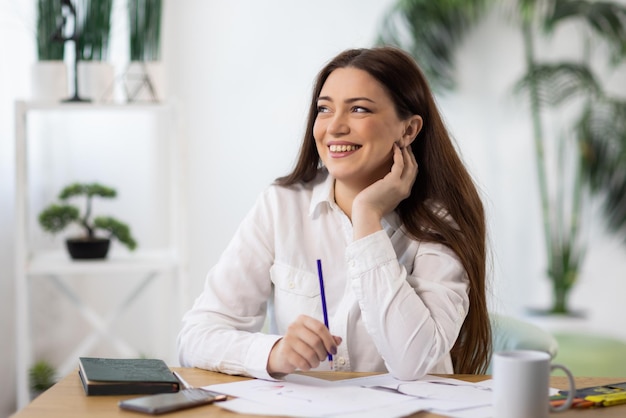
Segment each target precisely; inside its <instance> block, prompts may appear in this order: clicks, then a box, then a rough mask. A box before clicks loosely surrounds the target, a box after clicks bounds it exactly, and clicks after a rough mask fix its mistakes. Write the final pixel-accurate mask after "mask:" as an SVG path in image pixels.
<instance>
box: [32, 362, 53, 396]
mask: <svg viewBox="0 0 626 418" xmlns="http://www.w3.org/2000/svg"><path fill="white" fill-rule="evenodd" d="M28 380H29V385H30V394H31V395H30V397H31V399H34V398H36V397H37V396H39V395H40V394H42V393H43V392H45V391H46V390H48V389H49V388H51V387H52V386H53V385H54V384H55V383H56V380H57V371H56V369H55V368H54V366H52V364H50V363H49V362H47V361H46V360H38V361H36V362H35V363H34V364H33V365H32V366H31V367H30V368H29V369H28Z"/></svg>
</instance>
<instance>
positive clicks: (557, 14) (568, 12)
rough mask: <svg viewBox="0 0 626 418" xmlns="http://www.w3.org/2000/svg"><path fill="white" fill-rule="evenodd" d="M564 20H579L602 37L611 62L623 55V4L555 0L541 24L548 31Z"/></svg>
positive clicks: (625, 44)
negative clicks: (610, 55) (608, 49)
mask: <svg viewBox="0 0 626 418" xmlns="http://www.w3.org/2000/svg"><path fill="white" fill-rule="evenodd" d="M565 20H579V21H581V22H583V23H585V24H586V25H588V26H589V28H591V30H592V31H593V32H594V33H595V35H596V36H597V37H599V38H600V39H604V40H605V41H606V43H607V45H608V46H609V48H610V49H611V52H612V60H613V62H614V63H615V62H618V61H619V60H620V59H622V58H624V57H625V56H626V42H625V40H626V6H623V5H621V4H618V3H613V2H606V1H586V0H556V1H554V4H553V8H552V10H551V13H549V14H548V15H547V16H546V17H545V20H544V22H543V23H544V27H545V28H546V29H547V30H548V31H552V30H554V28H555V27H556V26H557V25H558V24H559V23H561V22H562V21H565Z"/></svg>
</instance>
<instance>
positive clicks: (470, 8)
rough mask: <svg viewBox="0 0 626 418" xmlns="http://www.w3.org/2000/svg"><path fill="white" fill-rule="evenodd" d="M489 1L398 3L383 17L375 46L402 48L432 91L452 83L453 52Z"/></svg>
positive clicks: (409, 0)
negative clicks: (410, 56)
mask: <svg viewBox="0 0 626 418" xmlns="http://www.w3.org/2000/svg"><path fill="white" fill-rule="evenodd" d="M492 2H493V0H437V1H432V0H401V1H399V2H398V3H396V5H395V6H394V7H393V8H392V9H391V10H390V12H389V13H388V14H387V15H386V16H385V17H384V19H383V23H382V29H381V33H380V36H379V38H378V41H377V43H378V44H384V45H394V46H397V47H400V48H403V49H405V50H406V51H408V52H409V53H411V55H413V56H414V57H415V58H416V59H417V61H418V62H419V63H420V66H421V68H422V70H423V71H424V74H425V75H426V77H427V78H428V80H429V81H430V83H431V84H432V86H433V88H434V89H436V90H442V89H443V90H449V89H452V88H453V87H454V86H455V82H454V53H455V51H456V48H457V47H458V45H459V44H460V43H461V41H462V40H463V38H464V36H465V35H466V34H467V32H468V31H469V30H470V29H471V28H472V27H473V26H474V25H475V24H476V23H477V22H478V20H479V19H480V18H481V17H482V16H483V15H484V14H485V12H486V11H487V9H488V8H487V6H488V5H489V4H490V3H492Z"/></svg>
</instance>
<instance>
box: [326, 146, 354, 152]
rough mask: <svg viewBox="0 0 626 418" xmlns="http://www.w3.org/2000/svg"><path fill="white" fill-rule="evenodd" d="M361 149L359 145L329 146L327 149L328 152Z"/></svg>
mask: <svg viewBox="0 0 626 418" xmlns="http://www.w3.org/2000/svg"><path fill="white" fill-rule="evenodd" d="M359 148H361V145H330V146H329V147H328V149H329V150H330V152H350V151H356V150H358V149H359Z"/></svg>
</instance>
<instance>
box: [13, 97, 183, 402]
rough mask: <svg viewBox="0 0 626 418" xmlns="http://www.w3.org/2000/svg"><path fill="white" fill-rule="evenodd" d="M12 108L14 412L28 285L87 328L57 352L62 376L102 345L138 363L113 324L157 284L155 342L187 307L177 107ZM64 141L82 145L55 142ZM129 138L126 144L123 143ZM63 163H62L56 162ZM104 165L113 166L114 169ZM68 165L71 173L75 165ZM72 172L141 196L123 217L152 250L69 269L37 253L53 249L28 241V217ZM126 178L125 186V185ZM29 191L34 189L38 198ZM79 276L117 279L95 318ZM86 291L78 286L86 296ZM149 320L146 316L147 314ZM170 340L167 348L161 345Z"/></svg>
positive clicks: (23, 373)
mask: <svg viewBox="0 0 626 418" xmlns="http://www.w3.org/2000/svg"><path fill="white" fill-rule="evenodd" d="M15 109H16V112H15V162H16V172H15V203H16V205H15V213H16V219H15V229H16V232H15V257H16V262H15V295H16V299H15V307H16V313H15V321H16V350H15V351H16V388H17V405H18V408H21V407H23V406H25V405H26V404H27V403H28V402H29V401H30V396H29V390H28V387H29V384H28V383H29V382H28V369H29V367H30V365H31V364H32V362H33V360H34V359H33V354H34V350H33V348H34V347H33V345H34V343H33V341H34V338H33V332H32V326H33V323H32V321H31V319H32V318H31V311H32V310H33V306H32V300H31V299H32V294H31V293H32V292H33V290H34V288H35V286H41V285H45V286H48V287H49V288H51V289H55V290H57V291H58V292H57V293H55V295H58V297H59V298H60V300H63V301H64V303H69V307H71V308H74V309H75V312H76V313H77V314H79V315H80V316H79V317H80V318H82V320H84V321H86V323H87V324H88V325H89V326H90V327H91V333H89V334H88V335H87V336H86V337H85V338H84V339H83V340H82V341H81V342H80V343H78V344H74V343H73V342H71V343H69V344H68V346H69V345H72V346H73V347H74V348H73V349H72V348H71V347H65V348H68V350H67V351H71V352H68V353H67V355H65V353H63V356H65V360H64V361H62V362H61V365H60V367H59V370H60V371H61V372H62V373H66V372H69V370H71V369H72V368H73V367H75V360H76V357H78V356H81V355H88V353H89V352H90V351H91V350H96V349H98V347H99V346H100V345H101V344H100V343H101V342H108V345H109V346H111V347H112V349H114V350H115V351H117V355H124V356H127V355H133V356H134V355H139V353H138V350H137V348H136V347H133V346H132V344H131V341H126V339H128V335H127V334H126V338H122V337H121V336H120V335H125V334H123V333H120V329H119V328H118V327H117V325H118V324H116V321H118V320H119V319H120V318H121V316H122V314H123V313H125V312H127V311H128V309H129V308H131V306H133V305H134V304H135V302H137V301H140V300H141V298H140V296H141V295H144V294H146V292H148V291H149V290H148V289H150V287H151V286H152V283H155V282H157V281H159V282H160V285H161V286H166V285H167V286H168V288H166V289H165V288H163V287H162V292H161V293H162V296H163V299H167V303H166V304H164V303H163V301H160V302H159V303H160V304H161V306H163V305H165V306H166V309H167V311H164V309H162V307H160V308H159V312H158V314H159V315H161V314H163V312H165V314H164V318H161V320H160V322H158V332H157V336H158V337H159V339H161V340H162V338H161V337H160V336H162V335H168V334H172V332H173V331H174V329H176V328H177V327H178V322H177V321H175V320H176V319H177V318H178V317H179V316H180V315H182V311H183V309H184V308H185V307H186V304H187V301H188V283H187V281H188V277H187V256H186V254H187V251H186V246H185V236H186V234H185V231H186V223H185V219H184V218H185V213H186V199H185V194H184V185H185V184H186V181H185V180H186V179H185V175H184V169H185V165H184V153H185V146H184V145H185V144H184V141H183V138H182V137H181V135H180V114H179V109H178V106H177V105H176V103H174V102H167V103H131V104H119V103H59V102H30V101H17V102H16V103H15ZM127 114H128V116H126V115H127ZM44 122H45V124H44ZM144 124H145V125H144ZM44 125H45V126H44ZM42 126H43V127H42ZM85 132H86V133H88V134H92V137H91V139H93V140H94V141H93V142H92V143H93V144H96V143H100V144H102V140H103V139H104V140H105V142H104V143H105V144H106V146H105V147H101V148H98V147H97V146H95V145H91V144H92V143H89V144H87V145H86V142H85V141H82V135H83V134H85ZM55 134H56V135H55ZM106 135H109V137H105V136H106ZM42 138H43V139H42ZM59 138H61V139H59ZM66 138H70V139H71V138H79V139H81V140H80V141H76V140H75V141H73V142H72V141H71V140H68V141H67V142H63V141H65V139H66ZM128 139H131V140H133V142H131V143H128ZM135 139H136V140H135ZM98 141H100V142H98ZM133 146H137V147H141V146H144V147H147V148H146V150H145V151H144V150H142V151H141V152H137V151H135V155H133V154H132V153H130V154H129V153H128V150H129V148H132V147H133ZM37 147H39V148H37ZM120 149H121V150H124V151H126V155H127V156H128V158H126V159H123V158H120V153H119V151H120ZM121 155H122V156H124V153H121ZM66 156H67V160H63V159H62V158H65V157H66ZM107 158H109V159H110V158H114V159H115V160H114V163H111V162H110V161H107ZM59 161H61V162H60V163H59ZM66 161H67V163H66ZM76 161H78V162H79V163H80V164H75V165H74V164H73V163H74V162H76ZM105 161H107V162H106V163H105ZM55 164H57V165H55ZM55 169H56V171H55ZM72 170H76V171H77V172H80V173H81V174H83V177H85V178H91V176H95V177H96V178H97V177H98V175H100V176H102V174H103V173H105V174H111V173H114V174H115V175H117V177H118V180H119V183H121V188H124V187H126V189H127V191H129V194H128V195H130V196H135V197H136V196H140V197H139V199H142V200H137V201H136V204H134V205H133V206H132V209H133V210H134V212H133V210H131V211H130V214H131V215H134V216H135V218H134V219H135V221H139V222H136V223H135V224H134V225H139V226H138V228H139V231H143V233H144V237H145V236H146V234H147V232H149V233H152V235H150V234H147V236H148V238H146V240H145V242H146V243H147V244H148V245H150V246H151V247H148V248H149V249H145V247H143V248H142V247H139V248H138V249H137V250H136V251H133V252H129V251H126V249H124V248H119V249H116V248H112V249H111V251H110V252H109V256H108V257H107V258H106V259H104V260H72V259H71V258H70V257H69V254H68V253H67V251H66V249H65V247H64V245H63V243H62V241H61V240H57V243H58V245H57V246H55V247H54V248H56V249H55V250H44V248H52V247H51V246H50V245H49V243H45V245H42V242H41V240H40V241H39V242H38V241H37V239H38V238H40V237H39V236H38V235H37V233H36V232H33V231H35V230H34V229H33V228H34V227H36V222H35V219H36V218H35V216H36V213H37V210H36V209H35V208H38V207H39V206H41V201H42V200H43V199H41V191H42V190H43V191H45V192H46V193H49V192H50V191H51V190H55V189H56V188H57V187H58V185H59V183H60V184H67V182H66V180H67V179H66V178H65V176H67V177H68V178H71V177H72V176H73V175H75V173H73V171H72ZM68 173H72V176H68V175H67V174H68ZM129 173H132V174H131V175H132V176H133V177H128V175H129ZM84 174H87V175H86V176H85V175H84ZM114 177H115V176H114ZM136 179H140V180H141V179H146V181H147V183H146V184H145V185H141V187H139V186H138V182H133V180H136ZM144 186H145V187H144ZM33 190H38V191H39V194H37V193H34V192H33ZM47 197H48V196H47V195H46V200H47ZM142 204H143V205H144V207H142ZM38 205H39V206H38ZM145 206H147V207H145ZM134 231H135V229H134ZM81 276H82V277H81ZM73 277H80V280H72V278H73ZM83 277H84V278H85V279H92V278H97V279H101V278H103V277H104V278H106V277H111V278H114V277H122V278H123V280H117V281H109V282H111V283H112V284H111V285H110V286H113V287H110V288H107V289H108V290H109V291H108V293H107V294H106V295H102V297H101V298H100V300H97V302H98V303H100V302H102V303H101V305H102V306H100V305H99V304H96V305H98V309H94V307H93V306H91V305H92V304H95V303H94V302H95V301H96V300H95V298H94V297H90V294H89V291H85V289H86V288H85V286H81V285H77V283H83V281H82V278H83ZM44 281H45V284H44ZM102 282H103V283H109V282H107V281H105V280H102ZM122 282H123V283H122ZM92 283H93V282H91V283H90V284H92ZM91 287H92V286H87V288H88V290H90V288H91ZM147 294H149V293H147ZM172 296H174V298H172ZM98 297H100V294H98ZM51 303H54V301H52V300H51ZM44 309H46V306H38V307H37V310H39V311H41V310H44ZM142 309H143V308H142ZM40 315H41V314H40ZM152 316H155V315H147V317H152ZM170 318H171V319H172V320H171V321H170V320H169V319H170ZM164 319H165V320H164ZM133 320H134V321H137V324H138V326H139V327H141V328H143V327H146V328H147V326H146V324H144V323H143V322H142V321H144V320H145V318H138V317H134V319H133ZM59 326H65V325H62V324H59ZM169 340H173V339H172V338H170V337H168V341H169ZM134 342H135V344H136V341H134ZM153 344H154V347H156V348H158V349H159V350H161V351H162V352H163V351H164V350H166V349H167V350H169V351H170V353H169V354H167V356H168V358H169V357H171V356H172V353H173V352H175V344H172V345H171V347H170V348H169V349H168V348H167V347H165V344H163V343H162V341H158V342H157V343H156V344H155V343H153ZM168 344H169V343H168ZM46 350H47V347H46ZM112 354H113V353H112Z"/></svg>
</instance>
